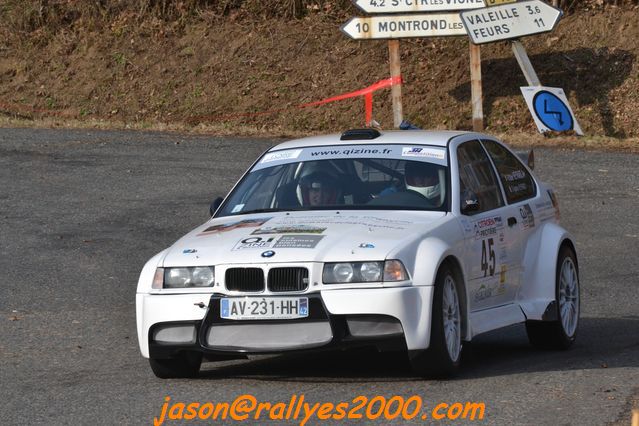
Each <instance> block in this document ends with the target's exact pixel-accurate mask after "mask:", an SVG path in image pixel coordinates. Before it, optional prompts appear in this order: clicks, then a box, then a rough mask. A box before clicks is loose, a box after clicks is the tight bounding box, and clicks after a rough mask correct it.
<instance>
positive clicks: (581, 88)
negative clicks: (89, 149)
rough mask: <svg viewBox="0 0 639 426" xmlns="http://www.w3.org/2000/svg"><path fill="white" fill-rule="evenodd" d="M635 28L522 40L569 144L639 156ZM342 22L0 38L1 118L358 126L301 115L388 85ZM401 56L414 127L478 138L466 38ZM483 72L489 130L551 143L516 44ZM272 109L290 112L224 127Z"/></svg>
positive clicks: (293, 129) (288, 128)
mask: <svg viewBox="0 0 639 426" xmlns="http://www.w3.org/2000/svg"><path fill="white" fill-rule="evenodd" d="M638 17H639V10H637V8H632V7H629V8H623V9H617V8H608V9H605V10H603V11H601V10H600V11H597V12H595V11H583V10H582V11H580V12H578V13H575V14H572V15H569V16H568V17H567V18H565V19H564V20H563V21H562V22H561V23H560V25H559V27H558V28H557V30H555V31H554V32H553V33H551V34H546V35H541V36H535V37H529V38H527V39H525V40H524V45H525V46H526V48H527V50H528V53H529V55H530V57H531V60H532V62H533V64H534V66H535V68H536V70H537V73H538V74H539V77H540V79H541V81H542V83H544V84H546V85H548V86H555V87H562V88H564V89H565V91H566V92H567V93H568V95H569V98H570V101H571V105H572V107H573V109H574V110H575V112H576V115H577V117H578V120H579V121H580V124H581V126H582V128H583V129H584V131H585V132H586V133H587V134H589V135H590V136H592V137H590V138H588V139H586V140H581V141H580V142H571V143H577V144H584V143H587V144H595V145H601V144H602V143H603V144H604V145H607V146H611V145H612V146H614V145H619V146H625V147H628V148H630V149H632V148H633V147H634V146H636V137H637V136H639V112H637V109H636V105H637V101H639V65H638V63H637V54H638V53H639V19H638ZM343 20H344V19H343V17H341V18H337V19H336V18H334V17H332V16H331V15H328V14H324V13H316V14H313V13H311V14H309V15H307V16H306V17H305V18H303V19H299V20H280V19H268V20H264V19H262V20H248V19H245V18H242V19H240V18H234V17H233V16H231V17H227V18H225V19H222V18H220V17H219V16H216V15H213V14H200V15H199V16H198V17H192V18H189V19H188V20H180V21H172V22H170V21H164V20H160V19H157V18H154V17H152V16H149V17H148V18H146V19H144V20H141V21H140V20H139V19H137V17H136V16H135V15H133V14H130V13H122V14H120V15H118V16H117V18H116V19H113V20H111V21H110V22H109V23H108V25H104V24H98V23H96V22H95V21H94V20H85V19H77V20H76V21H74V22H73V24H71V25H69V26H66V27H60V29H58V30H56V31H54V32H52V31H48V30H47V29H46V28H40V29H37V30H35V31H31V32H29V33H22V34H20V33H15V32H11V31H9V30H8V29H7V28H3V29H0V31H2V34H0V36H4V37H1V39H4V42H0V43H3V44H0V52H1V53H2V55H0V111H2V112H3V114H2V115H1V116H2V117H3V118H2V120H3V121H4V122H5V123H14V124H15V123H22V124H28V125H32V124H34V123H33V122H31V121H30V120H31V119H36V121H37V122H38V123H41V124H43V125H56V124H59V125H72V126H102V127H112V126H115V127H132V128H164V129H178V130H196V131H197V130H199V131H207V132H215V133H243V134H261V135H280V134H281V135H299V134H307V133H317V132H325V131H338V130H342V129H344V128H347V127H353V126H357V125H361V124H362V121H363V102H362V101H361V100H360V99H353V100H348V101H344V102H339V103H335V104H330V105H325V106H322V107H318V108H311V109H304V110H300V109H298V108H295V106H296V105H299V104H301V103H304V102H309V101H315V100H319V99H323V98H326V97H329V96H333V95H336V94H340V93H344V92H348V91H351V90H356V89H359V88H362V87H365V86H367V85H369V84H371V83H373V82H375V81H377V80H379V79H383V78H387V77H388V63H387V59H388V58H387V47H386V43H385V42H383V41H367V42H355V41H351V40H349V39H347V38H346V37H345V36H344V35H342V34H341V33H340V32H339V29H338V28H339V25H340V24H341V23H342V22H343ZM401 52H402V74H403V77H404V81H405V84H404V86H403V94H404V111H405V116H406V118H408V119H410V120H411V121H413V122H414V123H416V124H418V125H420V126H423V127H427V128H459V129H468V128H470V126H471V120H470V119H471V112H470V99H469V96H470V89H469V79H470V76H469V71H468V41H467V40H466V39H465V38H448V39H421V40H406V41H402V43H401ZM482 71H483V77H484V80H483V87H484V104H483V105H484V114H485V117H486V120H485V122H486V126H487V131H490V132H494V133H503V134H509V135H512V134H513V132H516V133H517V134H518V135H520V136H518V137H517V138H518V139H523V140H526V141H533V142H534V143H536V144H540V143H546V144H555V143H557V140H556V139H553V138H550V139H548V138H541V137H540V136H537V135H536V130H535V127H534V124H533V123H532V119H531V117H530V115H529V113H528V111H527V108H526V105H525V103H524V100H523V97H522V96H521V94H520V91H519V86H524V85H526V82H525V80H524V78H523V76H522V74H521V72H520V70H519V68H518V66H517V64H516V61H515V60H514V58H513V55H512V53H511V51H510V47H509V44H508V43H496V44H491V45H488V46H484V47H482ZM270 110H283V111H280V112H279V113H274V114H266V115H257V116H251V117H234V118H232V119H228V117H227V115H228V114H231V115H233V114H243V113H247V112H258V111H270ZM374 117H375V119H376V120H377V121H379V122H380V123H381V124H382V125H383V126H385V127H390V126H391V123H392V116H391V111H390V96H389V92H388V91H380V92H378V93H377V94H376V95H375V110H374ZM16 119H17V120H18V121H15V120H16ZM25 119H26V121H25ZM20 120H22V121H20ZM619 138H622V139H623V138H630V139H629V140H625V141H619V140H618V139H619ZM569 139H570V140H574V138H569ZM563 141H564V140H563V139H562V143H563ZM602 141H603V142H602ZM511 142H515V143H516V141H511ZM526 143H527V142H526Z"/></svg>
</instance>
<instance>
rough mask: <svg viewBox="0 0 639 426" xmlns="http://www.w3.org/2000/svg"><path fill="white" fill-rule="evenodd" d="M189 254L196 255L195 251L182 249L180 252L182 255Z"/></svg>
mask: <svg viewBox="0 0 639 426" xmlns="http://www.w3.org/2000/svg"><path fill="white" fill-rule="evenodd" d="M191 253H197V250H196V249H184V250H182V254H191Z"/></svg>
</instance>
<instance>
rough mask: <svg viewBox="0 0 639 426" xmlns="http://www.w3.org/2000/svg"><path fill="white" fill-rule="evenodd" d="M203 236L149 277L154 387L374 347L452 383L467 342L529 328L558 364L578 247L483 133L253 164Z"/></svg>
mask: <svg viewBox="0 0 639 426" xmlns="http://www.w3.org/2000/svg"><path fill="white" fill-rule="evenodd" d="M211 215H212V217H211V219H210V220H209V221H208V222H206V223H205V224H203V225H202V226H200V227H198V228H196V229H194V230H193V231H191V232H190V233H188V234H187V235H185V236H184V237H182V238H181V239H179V240H178V241H177V242H175V244H173V245H172V246H171V247H169V248H168V249H166V250H164V251H162V252H160V253H159V254H157V255H156V256H154V257H153V258H152V259H151V260H149V261H148V263H147V264H146V265H145V266H144V268H143V270H142V273H141V275H140V279H139V282H138V287H137V296H136V306H137V332H138V339H139V344H140V350H141V352H142V355H143V356H144V357H146V358H148V359H149V361H150V364H151V368H152V370H153V372H154V373H155V374H156V375H157V376H158V377H162V378H169V377H192V376H195V375H196V374H197V373H198V371H199V369H200V365H201V362H202V360H203V359H205V360H208V361H215V360H224V359H231V358H243V357H246V355H249V354H265V353H282V352H288V351H301V350H318V349H322V348H333V347H341V346H347V345H375V346H378V347H379V348H383V349H388V348H391V349H398V348H399V349H403V350H407V351H408V355H409V359H410V361H411V365H412V366H413V368H414V370H415V371H416V372H417V373H419V374H423V375H426V376H429V377H438V376H439V377H441V376H447V375H450V374H452V373H454V372H455V370H456V369H457V368H458V366H459V363H460V357H461V352H462V345H463V343H464V342H468V341H470V340H472V338H473V337H474V336H477V335H478V334H481V333H484V332H487V331H490V330H494V329H497V328H500V327H505V326H508V325H511V324H515V323H525V325H526V330H527V332H528V336H529V339H530V341H531V343H532V344H533V345H536V346H544V347H552V348H567V347H569V346H570V345H571V344H572V343H573V341H574V340H575V336H576V332H577V324H578V321H579V277H578V267H577V255H576V252H575V245H574V241H573V239H572V237H571V236H570V234H569V233H568V232H567V231H566V230H564V229H563V228H562V227H561V226H559V224H558V219H559V208H558V204H557V199H556V196H555V194H554V193H553V190H552V189H551V188H550V187H548V186H547V185H545V184H543V183H541V182H539V181H538V180H537V179H536V178H535V177H534V175H533V174H532V172H531V170H530V169H529V168H528V167H527V166H526V165H524V164H523V163H522V162H521V161H520V160H519V158H518V157H517V156H516V155H514V154H513V152H511V151H510V150H509V149H508V148H507V147H505V146H504V145H503V144H502V143H501V142H499V141H498V140H496V139H495V138H493V137H491V136H488V135H484V134H478V133H466V132H444V131H438V132H427V131H388V132H379V131H377V130H374V129H363V130H357V129H356V130H349V131H346V132H344V133H343V134H341V135H330V136H321V137H310V138H305V139H299V140H294V141H290V142H285V143H282V144H280V145H278V146H275V147H273V148H271V149H270V150H269V151H267V152H266V153H264V154H263V155H262V156H261V157H260V158H258V159H257V161H256V162H255V163H254V164H253V166H252V167H251V168H250V169H249V170H248V171H247V172H246V174H245V175H244V176H243V177H242V178H241V179H240V181H239V182H238V183H237V184H236V185H235V187H234V188H233V189H232V190H231V192H230V193H229V194H228V195H227V196H226V198H224V199H223V200H221V199H218V200H216V202H214V203H213V204H212V205H211Z"/></svg>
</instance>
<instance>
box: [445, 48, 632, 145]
mask: <svg viewBox="0 0 639 426" xmlns="http://www.w3.org/2000/svg"><path fill="white" fill-rule="evenodd" d="M530 60H531V62H532V64H533V66H534V67H535V71H536V72H537V75H538V76H539V79H540V80H541V83H542V84H543V85H545V86H550V87H561V88H563V89H564V91H565V92H566V94H573V93H574V95H575V96H576V97H577V102H578V105H573V108H576V107H577V106H579V107H584V106H590V105H592V106H593V108H594V109H595V110H596V111H597V112H598V113H599V115H600V117H601V122H602V127H603V129H604V132H605V134H606V136H618V137H623V136H624V134H623V132H622V131H619V130H617V129H616V128H615V124H614V112H613V111H612V108H611V106H610V92H611V91H612V90H613V89H615V88H616V87H619V86H621V85H622V84H623V82H624V81H625V80H626V79H627V78H628V76H629V75H630V72H631V71H632V66H633V63H634V61H635V55H634V54H632V53H631V52H629V51H627V50H619V49H614V48H613V49H609V48H607V47H604V48H598V49H588V48H581V49H574V50H569V51H565V52H556V53H544V54H540V55H533V56H531V57H530ZM482 80H483V97H484V102H483V106H484V115H485V116H486V117H489V116H490V112H491V109H492V105H493V101H494V100H495V99H497V98H499V97H504V96H518V95H521V91H520V89H519V87H520V86H527V83H526V80H525V78H524V76H523V74H522V72H521V71H520V68H519V65H517V61H516V60H515V58H514V57H511V58H507V59H492V60H484V61H482ZM450 95H451V96H453V97H454V98H455V99H457V100H458V101H463V102H467V101H470V82H468V83H464V84H461V85H459V86H457V87H456V88H455V89H453V90H452V91H451V92H450Z"/></svg>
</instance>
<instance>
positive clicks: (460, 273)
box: [437, 254, 471, 341]
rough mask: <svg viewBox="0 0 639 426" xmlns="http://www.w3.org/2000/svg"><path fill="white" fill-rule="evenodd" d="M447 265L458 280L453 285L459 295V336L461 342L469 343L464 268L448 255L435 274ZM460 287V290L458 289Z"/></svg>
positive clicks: (454, 257) (456, 259) (468, 316)
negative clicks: (455, 285) (460, 316)
mask: <svg viewBox="0 0 639 426" xmlns="http://www.w3.org/2000/svg"><path fill="white" fill-rule="evenodd" d="M447 265H448V266H450V267H451V268H452V269H453V272H454V273H456V274H457V278H458V279H457V280H455V283H456V284H457V287H458V288H457V293H458V294H459V303H460V304H461V314H462V324H461V335H462V340H464V341H469V340H470V339H471V334H470V326H469V324H468V322H469V318H470V311H469V307H468V286H467V285H466V280H465V278H464V268H462V265H461V262H460V261H459V259H458V258H457V257H456V256H454V255H452V254H449V255H447V256H446V257H444V258H443V259H442V261H441V263H440V264H439V267H438V269H437V274H439V271H440V269H441V268H443V267H444V266H447ZM460 286H461V288H459V287H460Z"/></svg>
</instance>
